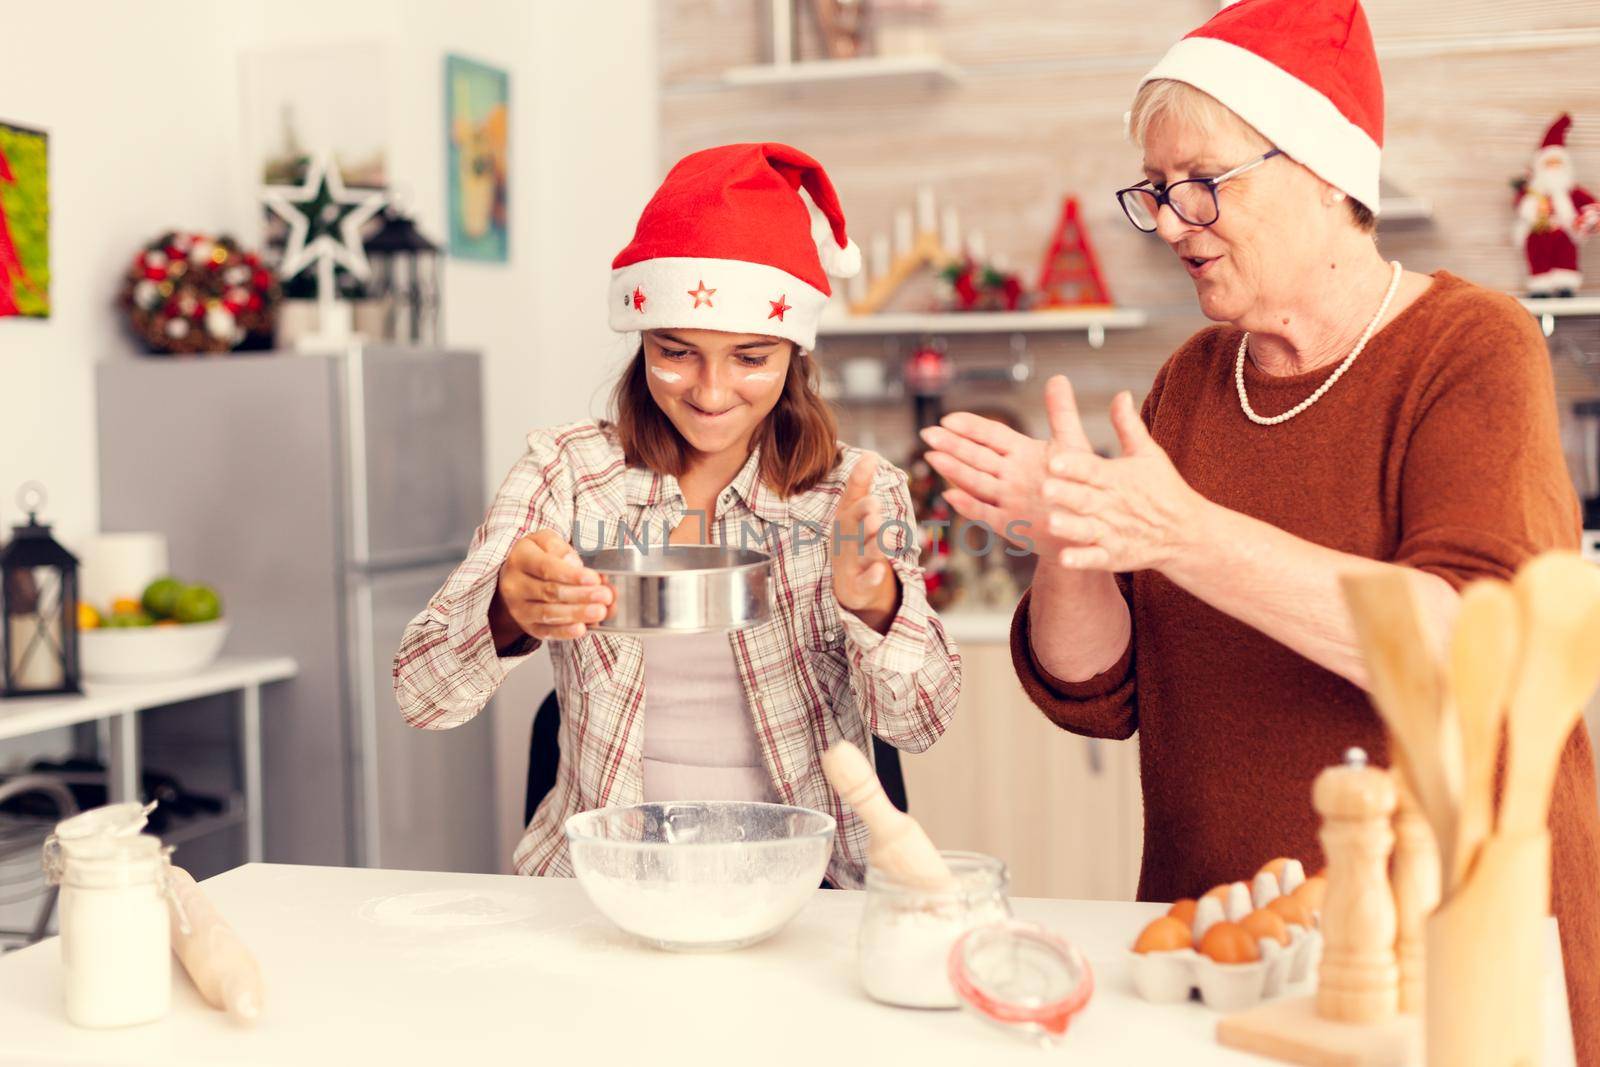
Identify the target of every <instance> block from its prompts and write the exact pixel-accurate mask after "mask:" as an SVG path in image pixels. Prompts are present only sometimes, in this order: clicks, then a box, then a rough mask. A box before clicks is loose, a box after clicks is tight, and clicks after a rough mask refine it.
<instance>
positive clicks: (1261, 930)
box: [1239, 908, 1289, 945]
mask: <svg viewBox="0 0 1600 1067" xmlns="http://www.w3.org/2000/svg"><path fill="white" fill-rule="evenodd" d="M1239 925H1240V926H1242V927H1244V928H1245V929H1246V930H1248V931H1249V932H1250V936H1251V937H1253V938H1255V939H1256V940H1257V941H1268V940H1271V941H1276V942H1277V943H1278V944H1280V945H1287V944H1288V943H1289V927H1288V924H1286V923H1285V922H1284V921H1283V916H1281V915H1279V914H1278V913H1277V912H1275V911H1273V910H1271V909H1270V908H1257V909H1256V910H1255V911H1252V912H1251V913H1250V914H1249V915H1246V916H1245V917H1244V918H1243V919H1240V920H1239Z"/></svg>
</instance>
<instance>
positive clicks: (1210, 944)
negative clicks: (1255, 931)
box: [1200, 922, 1261, 963]
mask: <svg viewBox="0 0 1600 1067" xmlns="http://www.w3.org/2000/svg"><path fill="white" fill-rule="evenodd" d="M1200 951H1201V952H1203V953H1205V954H1206V955H1207V956H1210V957H1211V958H1212V959H1214V960H1216V961H1217V962H1218V963H1254V962H1255V961H1256V960H1259V959H1260V958H1261V949H1260V947H1259V946H1258V945H1257V944H1256V939H1255V938H1254V937H1253V936H1252V935H1251V934H1250V931H1248V930H1246V929H1245V928H1244V927H1242V926H1240V925H1239V924H1238V923H1227V922H1223V923H1213V924H1212V926H1211V929H1209V930H1207V931H1206V936H1205V937H1204V938H1203V939H1201V941H1200Z"/></svg>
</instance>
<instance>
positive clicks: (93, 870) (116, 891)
mask: <svg viewBox="0 0 1600 1067" xmlns="http://www.w3.org/2000/svg"><path fill="white" fill-rule="evenodd" d="M147 812H148V809H145V808H143V807H142V806H141V805H138V804H116V805H110V806H108V807H106V808H96V809H93V810H90V811H87V812H84V813H83V814H82V815H78V816H74V817H73V818H71V819H67V820H64V821H63V822H61V823H60V824H59V825H58V826H57V827H56V832H55V834H53V835H51V837H50V838H48V839H47V840H46V842H45V851H44V865H45V869H46V871H47V872H48V873H49V875H50V879H51V881H52V882H55V883H58V884H59V885H60V886H61V896H60V901H59V905H58V907H59V909H60V911H59V914H60V926H61V970H62V982H61V987H62V993H63V997H64V1001H65V1007H66V1013H67V1020H68V1021H69V1022H71V1023H73V1024H74V1025H77V1026H86V1027H94V1028H106V1027H115V1026H132V1025H134V1024H136V1023H145V1022H151V1021H153V1020H156V1019H159V1018H161V1017H163V1016H164V1015H166V1014H167V1011H168V1009H169V1008H170V1007H171V1002H172V947H171V945H172V941H171V928H170V926H169V922H170V919H169V916H168V908H167V893H168V881H167V873H168V871H169V869H170V868H169V865H168V861H167V857H168V856H169V855H170V853H171V849H169V848H167V847H165V846H164V845H162V843H161V841H160V839H159V838H156V837H152V836H150V835H149V834H144V833H140V832H139V831H140V830H142V829H143V827H144V816H145V814H146V813H147Z"/></svg>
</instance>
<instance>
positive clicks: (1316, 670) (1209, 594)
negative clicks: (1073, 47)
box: [925, 0, 1600, 1063]
mask: <svg viewBox="0 0 1600 1067" xmlns="http://www.w3.org/2000/svg"><path fill="white" fill-rule="evenodd" d="M1130 133H1131V136H1132V138H1133V139H1134V140H1135V142H1136V143H1137V144H1138V145H1139V146H1140V147H1141V148H1142V149H1143V154H1144V180H1143V181H1140V182H1138V183H1137V184H1135V185H1133V186H1131V187H1130V188H1128V189H1124V190H1122V191H1120V192H1119V193H1118V196H1119V198H1120V200H1121V202H1122V206H1123V208H1124V210H1125V211H1126V212H1127V215H1128V218H1129V220H1130V221H1131V222H1132V223H1133V225H1134V226H1136V227H1138V228H1139V229H1140V230H1143V231H1146V232H1150V233H1154V234H1156V235H1158V236H1159V237H1160V238H1161V239H1162V240H1163V241H1165V242H1166V243H1167V244H1168V246H1169V247H1171V249H1172V250H1173V252H1174V253H1176V254H1177V256H1178V257H1179V259H1181V260H1182V261H1183V263H1184V266H1185V267H1186V268H1187V270H1188V272H1189V275H1190V277H1191V278H1192V280H1193V283H1194V287H1195V292H1196V294H1197V295H1198V297H1199V300H1200V308H1201V311H1202V312H1203V313H1204V314H1205V316H1206V317H1207V318H1209V319H1211V320H1213V322H1215V323H1217V325H1213V326H1210V327H1208V328H1207V329H1205V330H1202V331H1201V332H1200V333H1198V334H1196V335H1195V336H1194V337H1192V338H1191V339H1190V340H1189V341H1188V342H1186V343H1185V344H1184V345H1183V346H1182V347H1181V348H1180V349H1179V350H1178V351H1177V352H1176V353H1174V354H1173V356H1172V357H1171V358H1170V359H1169V360H1168V361H1167V363H1166V365H1165V366H1164V367H1162V369H1161V370H1160V372H1159V373H1158V374H1157V375H1156V379H1155V382H1154V384H1153V385H1152V387H1151V389H1150V393H1149V395H1148V397H1147V398H1146V399H1145V402H1144V406H1143V412H1142V417H1141V413H1140V412H1139V411H1138V410H1137V409H1136V408H1135V407H1134V403H1133V400H1132V398H1131V397H1130V396H1129V395H1128V394H1126V393H1124V394H1122V395H1120V396H1118V397H1117V398H1116V399H1115V401H1114V402H1113V404H1112V408H1111V418H1112V423H1113V425H1114V427H1115V430H1116V434H1117V436H1118V438H1119V440H1120V444H1121V452H1122V454H1121V456H1120V458H1115V459H1102V458H1100V457H1098V456H1096V455H1095V454H1094V452H1093V451H1091V449H1090V447H1089V442H1088V441H1087V439H1086V438H1085V436H1084V432H1083V429H1082V427H1081V425H1080V423H1079V420H1078V414H1077V411H1076V408H1075V406H1074V400H1073V394H1072V390H1071V387H1070V386H1069V385H1068V383H1067V381H1066V380H1065V379H1063V378H1056V379H1054V380H1052V381H1051V382H1050V383H1049V385H1048V387H1047V393H1046V405H1047V409H1048V412H1049V417H1050V429H1051V440H1050V441H1049V442H1041V441H1035V440H1032V439H1029V438H1027V437H1024V436H1022V435H1020V434H1017V433H1015V432H1013V431H1011V430H1008V429H1006V428H1004V427H1002V426H999V425H998V424H995V423H991V422H988V421H987V420H983V419H979V418H977V417H975V416H972V415H967V414H956V415H951V416H949V417H948V418H946V419H945V420H944V421H943V424H942V426H941V427H936V428H931V429H929V430H927V431H926V432H925V437H926V440H927V442H928V444H929V446H930V447H931V449H932V450H933V451H932V452H931V453H930V455H929V461H930V463H932V465H933V466H934V467H935V469H937V470H938V471H939V472H940V473H941V474H942V475H944V476H945V478H946V479H947V480H948V481H949V482H950V483H951V485H952V487H953V488H952V489H951V490H950V492H949V493H948V499H949V500H950V502H951V504H952V505H953V506H954V507H955V508H957V510H959V511H960V512H962V513H963V514H964V515H966V516H967V517H969V518H972V519H975V520H982V521H986V522H988V523H990V524H991V525H992V526H993V528H995V529H997V530H1003V529H1007V526H1008V523H1011V522H1013V521H1016V520H1024V521H1026V522H1028V523H1030V524H1031V527H1032V531H1031V532H1032V535H1033V538H1034V540H1035V542H1036V543H1037V544H1038V546H1039V552H1040V562H1039V568H1038V571H1037V574H1036V576H1035V578H1034V582H1033V587H1032V589H1031V590H1030V593H1029V595H1028V596H1026V597H1024V599H1023V601H1022V603H1021V605H1020V606H1019V607H1018V609H1017V613H1016V618H1015V620H1014V624H1013V630H1012V650H1013V655H1014V658H1015V662H1016V669H1017V672H1018V674H1019V675H1020V676H1021V679H1022V683H1023V685H1024V687H1025V688H1026V689H1027V691H1028V692H1029V694H1030V695H1031V697H1032V698H1033V700H1034V701H1035V702H1036V703H1037V704H1038V705H1039V706H1040V707H1041V708H1042V709H1043V710H1044V711H1045V713H1046V714H1047V715H1048V716H1049V717H1050V718H1051V719H1052V720H1053V721H1054V722H1056V723H1057V724H1059V725H1060V726H1062V727H1064V728H1066V729H1068V730H1072V731H1074V732H1076V733H1080V734H1085V735H1089V736H1093V737H1106V738H1127V737H1130V736H1132V734H1133V733H1134V732H1135V731H1138V733H1139V738H1140V761H1141V768H1142V772H1143V783H1144V805H1145V809H1144V810H1145V838H1144V864H1143V870H1142V873H1141V875H1140V880H1139V895H1140V898H1141V899H1144V900H1172V899H1175V898H1179V897H1186V896H1196V895H1198V894H1199V893H1202V892H1204V891H1205V890H1206V888H1207V887H1209V886H1211V885H1213V884H1215V883H1218V882H1224V881H1228V880H1231V879H1236V878H1239V877H1241V876H1244V875H1247V874H1249V872H1252V871H1254V870H1256V869H1257V867H1258V866H1259V865H1260V864H1261V863H1262V862H1263V861H1265V860H1268V859H1270V858H1272V857H1274V856H1278V855H1288V856H1296V857H1299V858H1301V859H1302V860H1304V861H1305V862H1306V863H1307V864H1308V866H1312V867H1313V868H1314V867H1315V866H1318V865H1320V864H1321V862H1322V858H1321V850H1320V848H1319V847H1318V843H1317V836H1316V835H1317V818H1316V815H1315V813H1314V812H1313V810H1312V808H1311V804H1310V789H1311V782H1312V779H1313V778H1314V777H1315V776H1316V774H1317V773H1318V772H1319V771H1320V770H1321V769H1322V768H1323V767H1324V766H1326V765H1327V764H1329V763H1330V762H1333V761H1334V760H1336V759H1337V758H1338V756H1339V754H1340V753H1341V752H1343V751H1344V749H1345V748H1347V747H1348V746H1351V745H1359V746H1361V747H1363V748H1365V749H1367V750H1368V751H1369V752H1371V753H1373V754H1374V757H1375V758H1377V759H1380V760H1383V761H1385V762H1386V761H1387V760H1386V750H1387V745H1386V743H1385V738H1384V733H1383V730H1382V728H1381V726H1380V724H1379V722H1378V720H1377V718H1376V716H1375V715H1374V713H1373V712H1372V710H1371V708H1370V706H1369V703H1368V700H1367V697H1366V694H1365V693H1364V692H1363V690H1362V686H1363V684H1364V678H1363V669H1362V662H1361V658H1360V655H1359V652H1358V649H1357V644H1356V638H1355V634H1354V632H1353V628H1352V625H1351V622H1350V619H1349V617H1348V615H1347V613H1346V610H1345V607H1344V605H1343V603H1342V601H1341V597H1340V591H1339V584H1338V580H1339V576H1340V575H1342V574H1346V573H1352V572H1360V571H1380V570H1394V569H1396V568H1398V569H1401V570H1403V572H1404V573H1405V574H1406V575H1408V576H1409V578H1410V580H1411V581H1412V583H1413V587H1414V589H1415V591H1416V594H1417V598H1418V601H1419V603H1420V604H1421V605H1422V607H1423V610H1424V611H1425V613H1426V615H1427V618H1428V622H1429V624H1430V626H1431V627H1432V628H1433V629H1434V630H1435V631H1436V632H1437V633H1438V634H1440V635H1441V636H1442V635H1443V634H1445V633H1447V632H1448V630H1449V627H1450V626H1451V623H1452V620H1453V616H1454V612H1455V609H1456V605H1457V591H1458V590H1459V589H1460V588H1461V586H1462V585H1464V584H1465V583H1467V582H1469V581H1471V580H1473V579H1475V578H1480V577H1485V576H1493V577H1498V578H1506V577H1509V576H1510V575H1511V574H1512V573H1513V571H1515V569H1516V568H1517V566H1518V565H1519V564H1520V563H1522V562H1523V561H1524V560H1525V559H1527V558H1528V557H1530V556H1532V555H1534V554H1536V553H1538V552H1540V551H1542V550H1545V549H1549V548H1555V547H1575V546H1576V544H1577V538H1578V531H1579V520H1578V511H1577V507H1576V500H1575V495H1574V493H1573V490H1572V487H1571V485H1570V483H1569V481H1568V478H1567V475H1566V472H1565V469H1564V466H1563V462H1562V457H1561V452H1560V448H1559V445H1558V442H1557V433H1556V425H1557V423H1556V411H1555V405H1554V403H1553V387H1552V379H1551V371H1550V367H1549V362H1548V358H1549V357H1548V355H1547V353H1546V349H1545V345H1544V342H1543V339H1542V338H1541V337H1540V335H1539V332H1538V330H1537V329H1536V328H1535V327H1534V324H1533V322H1532V320H1531V318H1530V317H1529V315H1528V314H1527V313H1526V312H1525V311H1524V310H1522V309H1521V308H1520V307H1519V306H1518V305H1517V304H1516V303H1515V302H1514V301H1513V300H1511V299H1510V298H1508V297H1505V296H1503V295H1500V294H1498V293H1494V292H1491V291H1489V290H1486V289H1482V288H1479V287H1477V286H1475V285H1472V284H1471V283H1469V282H1466V281H1464V280H1462V279H1461V278H1458V277H1455V276H1454V275H1451V274H1448V273H1445V272H1443V271H1440V272H1438V273H1436V274H1433V275H1426V274H1419V273H1412V272H1408V271H1405V270H1403V269H1402V268H1401V266H1400V264H1399V263H1387V262H1385V261H1384V259H1383V258H1382V256H1380V255H1379V253H1378V249H1377V246H1376V244H1375V242H1374V238H1373V228H1374V212H1375V210H1376V208H1377V206H1378V199H1377V196H1378V146H1379V143H1380V142H1381V136H1382V87H1381V83H1380V81H1379V75H1378V66H1377V61H1376V58H1375V54H1374V51H1373V45H1372V38H1371V34H1370V31H1369V29H1368V27H1367V23H1366V19H1365V16H1364V14H1363V13H1362V10H1361V8H1360V6H1359V5H1357V4H1355V3H1353V2H1352V0H1245V2H1243V3H1239V4H1236V5H1234V6H1232V7H1228V8H1225V9H1224V10H1223V11H1222V12H1221V13H1219V14H1218V15H1217V16H1216V17H1215V18H1213V19H1212V20H1211V21H1210V22H1209V23H1207V24H1206V25H1205V26H1203V27H1201V28H1200V29H1199V30H1197V31H1195V33H1193V34H1191V35H1190V36H1189V37H1187V38H1185V39H1184V40H1183V41H1181V42H1180V43H1179V44H1178V45H1176V46H1175V47H1174V48H1173V49H1172V50H1171V51H1170V52H1169V53H1168V55H1167V57H1166V58H1165V59H1163V61H1162V62H1161V63H1160V65H1158V66H1157V67H1156V68H1155V70H1153V71H1152V72H1151V73H1150V74H1149V75H1148V76H1147V77H1146V79H1145V80H1144V82H1143V83H1142V84H1141V85H1140V87H1139V91H1138V94H1137V96H1136V97H1135V99H1134V103H1133V109H1132V112H1131V115H1130ZM1594 777H1595V772H1594V764H1593V759H1592V756H1591V752H1590V748H1589V739H1588V737H1587V735H1586V733H1585V732H1584V731H1583V729H1581V728H1580V729H1578V730H1577V731H1575V732H1574V734H1573V736H1572V738H1571V740H1570V742H1569V744H1568V746H1567V749H1566V752H1565V755H1564V757H1563V760H1562V764H1561V769H1560V773H1559V777H1558V781H1557V784H1556V790H1555V798H1554V803H1553V806H1552V809H1551V814H1550V821H1551V825H1552V828H1553V831H1554V907H1555V913H1556V915H1557V916H1558V918H1559V919H1560V924H1561V936H1562V943H1563V949H1564V955H1565V959H1566V969H1567V976H1568V988H1569V992H1570V998H1571V1001H1570V1002H1571V1011H1572V1018H1573V1021H1574V1028H1575V1031H1576V1035H1577V1038H1578V1050H1579V1059H1580V1062H1583V1063H1600V967H1597V964H1600V915H1597V913H1596V887H1597V885H1600V818H1597V813H1596V800H1595V784H1594Z"/></svg>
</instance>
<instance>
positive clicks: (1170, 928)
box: [1133, 915, 1194, 952]
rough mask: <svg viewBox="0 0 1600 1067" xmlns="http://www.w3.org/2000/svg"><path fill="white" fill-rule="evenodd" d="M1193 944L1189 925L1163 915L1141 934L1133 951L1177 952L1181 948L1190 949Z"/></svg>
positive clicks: (1134, 944)
mask: <svg viewBox="0 0 1600 1067" xmlns="http://www.w3.org/2000/svg"><path fill="white" fill-rule="evenodd" d="M1193 944H1194V939H1193V938H1192V937H1190V936H1189V926H1188V924H1187V923H1185V922H1183V921H1182V920H1181V919H1174V918H1173V917H1172V916H1170V915H1163V916H1161V918H1159V919H1157V920H1156V921H1155V922H1153V923H1151V924H1150V925H1149V926H1146V927H1145V928H1144V930H1143V931H1141V932H1140V934H1139V940H1137V941H1135V942H1134V943H1133V951H1135V952H1175V951H1177V950H1178V949H1180V948H1189V947H1191V946H1192V945H1193Z"/></svg>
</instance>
